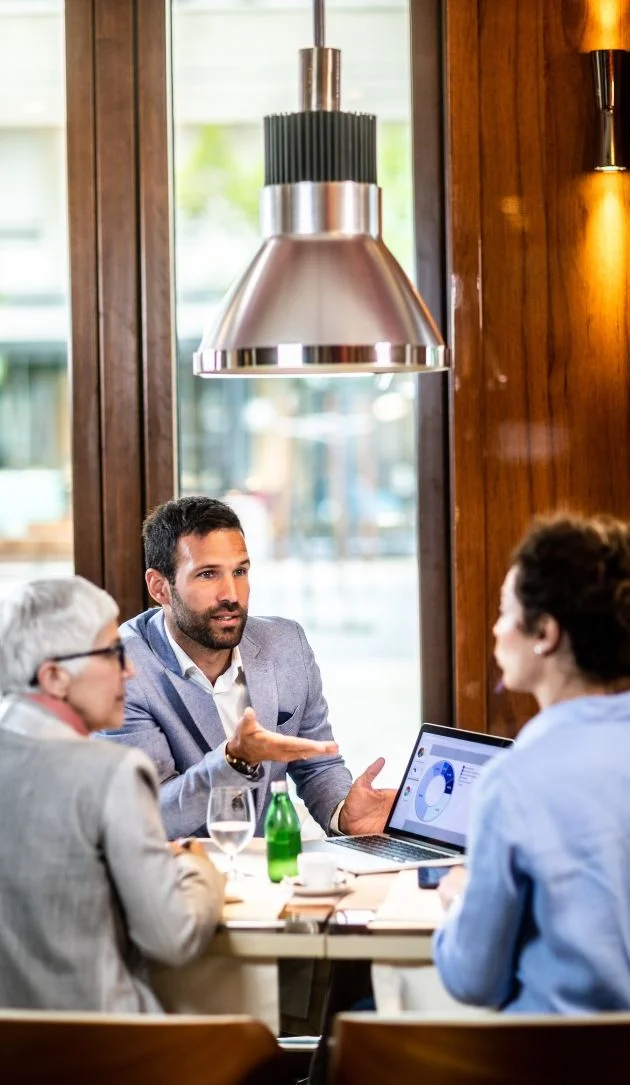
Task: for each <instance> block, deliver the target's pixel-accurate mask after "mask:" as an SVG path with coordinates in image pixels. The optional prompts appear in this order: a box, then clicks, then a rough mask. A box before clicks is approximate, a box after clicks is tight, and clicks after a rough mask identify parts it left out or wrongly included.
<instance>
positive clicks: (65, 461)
mask: <svg viewBox="0 0 630 1085" xmlns="http://www.w3.org/2000/svg"><path fill="white" fill-rule="evenodd" d="M63 38H64V5H63V3H62V2H60V0H47V2H45V3H41V4H38V5H36V6H33V5H21V4H16V3H14V2H7V0H0V162H1V163H2V168H1V169H0V593H2V590H3V587H6V586H7V584H9V583H10V582H11V581H12V580H13V579H14V578H22V577H26V576H31V575H52V574H56V573H61V572H69V571H71V570H72V524H71V496H70V421H69V409H68V381H67V321H68V281H67V263H68V254H67V223H66V170H65V101H64V86H65V83H64V40H63Z"/></svg>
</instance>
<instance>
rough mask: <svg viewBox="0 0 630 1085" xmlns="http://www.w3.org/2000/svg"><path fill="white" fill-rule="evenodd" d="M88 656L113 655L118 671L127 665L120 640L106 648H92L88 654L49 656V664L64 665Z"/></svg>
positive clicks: (75, 653) (123, 646) (123, 645)
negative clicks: (67, 661) (68, 661)
mask: <svg viewBox="0 0 630 1085" xmlns="http://www.w3.org/2000/svg"><path fill="white" fill-rule="evenodd" d="M88 655H115V656H116V659H117V660H118V666H119V667H120V671H124V669H125V666H126V664H127V654H126V652H125V644H124V643H123V641H121V640H117V641H116V643H115V644H110V647H108V648H93V649H92V650H91V651H90V652H73V654H72V655H51V658H50V662H51V663H65V662H66V660H85V659H87V658H88Z"/></svg>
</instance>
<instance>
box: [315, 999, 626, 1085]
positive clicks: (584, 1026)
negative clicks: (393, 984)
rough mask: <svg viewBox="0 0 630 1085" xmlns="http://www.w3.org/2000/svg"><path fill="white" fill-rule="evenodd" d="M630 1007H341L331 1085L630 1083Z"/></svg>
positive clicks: (600, 1084)
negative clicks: (479, 1013)
mask: <svg viewBox="0 0 630 1085" xmlns="http://www.w3.org/2000/svg"><path fill="white" fill-rule="evenodd" d="M629 1063H630V1014H627V1013H619V1014H598V1015H592V1016H590V1015H589V1016H584V1017H573V1016H572V1017H560V1016H556V1015H548V1016H537V1015H536V1016H534V1015H532V1016H524V1015H523V1016H517V1015H513V1016H508V1015H507V1014H506V1015H500V1014H496V1015H491V1016H488V1017H487V1018H477V1019H475V1020H469V1021H467V1020H466V1019H465V1018H464V1019H453V1018H451V1019H450V1020H447V1019H445V1018H440V1019H436V1018H434V1017H432V1018H427V1017H426V1016H421V1015H419V1014H418V1015H415V1014H405V1015H404V1017H402V1018H399V1019H397V1020H392V1019H388V1018H385V1017H381V1016H379V1015H378V1014H373V1013H362V1014H340V1016H339V1017H338V1018H337V1020H336V1029H335V1043H334V1050H333V1055H332V1072H331V1085H394V1083H395V1085H407V1083H408V1082H414V1083H416V1082H417V1083H418V1085H558V1083H559V1082H561V1083H562V1085H577V1083H578V1082H579V1083H580V1085H581V1083H582V1082H591V1083H592V1085H622V1083H623V1085H627V1083H628V1082H629V1081H630V1065H629Z"/></svg>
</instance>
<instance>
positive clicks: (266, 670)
mask: <svg viewBox="0 0 630 1085" xmlns="http://www.w3.org/2000/svg"><path fill="white" fill-rule="evenodd" d="M240 651H241V659H242V661H243V670H244V672H245V681H246V683H247V692H248V693H249V703H250V704H251V706H252V708H253V709H254V711H255V713H256V716H257V718H258V721H259V723H261V724H262V726H263V727H265V728H266V729H267V731H277V729H278V687H277V685H276V675H275V671H274V667H273V663H272V662H271V660H270V659H268V658H267V657H266V656H265V655H264V653H263V652H262V651H261V648H260V645H259V644H258V642H257V641H256V640H254V639H253V637H251V636H249V635H248V633H247V627H246V631H245V633H244V635H243V639H242V640H241V644H240Z"/></svg>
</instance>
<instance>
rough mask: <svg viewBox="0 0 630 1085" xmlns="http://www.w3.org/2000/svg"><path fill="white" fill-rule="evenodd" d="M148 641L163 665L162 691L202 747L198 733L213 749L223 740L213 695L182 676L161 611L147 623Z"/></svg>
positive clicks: (223, 736)
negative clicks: (165, 629)
mask: <svg viewBox="0 0 630 1085" xmlns="http://www.w3.org/2000/svg"><path fill="white" fill-rule="evenodd" d="M147 640H148V642H149V645H150V647H151V649H152V650H153V652H154V654H155V655H156V656H157V658H158V659H159V660H160V663H162V665H163V667H164V682H163V689H164V693H165V695H166V697H167V698H168V700H169V702H170V703H171V705H172V707H173V709H174V711H175V712H176V713H177V715H178V716H179V718H180V719H181V721H182V724H183V725H184V726H185V727H186V729H187V731H188V732H189V733H190V735H191V736H192V737H193V738H194V739H195V741H196V742H197V743H198V744H199V745H200V746H201V748H202V749H203V745H204V743H203V742H201V741H200V736H201V738H202V739H204V740H205V742H206V743H207V747H208V749H210V750H214V749H216V747H217V746H220V745H221V743H222V742H224V741H225V730H224V728H223V724H222V723H221V717H220V716H219V713H218V712H217V709H216V705H215V703H214V697H213V696H212V694H211V693H208V691H207V690H205V689H202V687H201V686H199V685H198V684H197V683H196V682H191V681H190V679H189V678H184V676H183V675H182V672H181V670H180V667H179V663H178V662H177V659H176V658H175V653H174V652H173V649H172V648H171V646H170V644H169V642H168V638H167V636H166V633H165V632H164V614H163V612H162V611H161V610H160V611H158V612H157V613H156V614H155V615H154V616H153V617H152V618H151V619H150V620H149V622H148V623H147ZM195 731H198V732H200V736H199V735H198V734H195ZM205 752H206V750H204V753H205Z"/></svg>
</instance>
